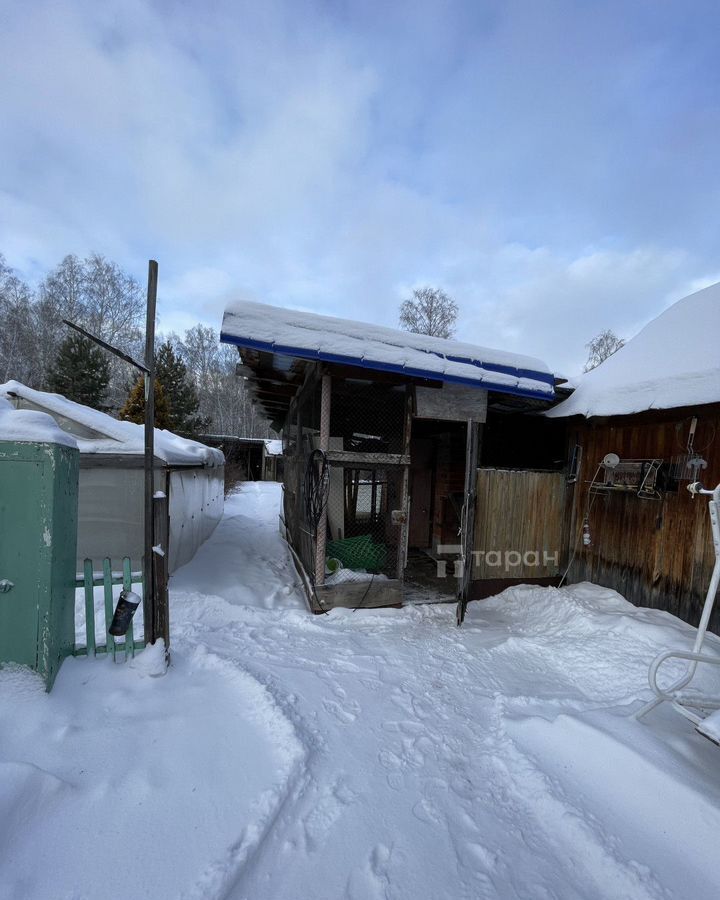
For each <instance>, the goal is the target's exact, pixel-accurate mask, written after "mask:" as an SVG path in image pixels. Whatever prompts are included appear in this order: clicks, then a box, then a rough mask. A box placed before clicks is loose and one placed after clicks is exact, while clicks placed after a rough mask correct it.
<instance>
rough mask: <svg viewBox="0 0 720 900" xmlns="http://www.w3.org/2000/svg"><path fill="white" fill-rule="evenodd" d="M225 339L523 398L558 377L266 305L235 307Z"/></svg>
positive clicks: (542, 393)
mask: <svg viewBox="0 0 720 900" xmlns="http://www.w3.org/2000/svg"><path fill="white" fill-rule="evenodd" d="M220 340H222V341H225V342H226V343H229V344H238V345H239V346H241V347H248V348H251V349H257V350H266V351H269V352H271V353H281V354H285V355H288V356H295V357H299V358H301V359H317V360H324V361H326V362H337V363H345V364H349V365H354V366H362V367H364V368H368V369H381V370H384V371H390V372H398V373H401V374H404V375H415V376H419V377H423V378H436V379H439V380H441V381H448V382H455V383H458V384H468V385H472V386H474V387H479V388H485V389H489V390H498V391H504V392H506V393H514V394H521V395H523V396H530V397H544V398H551V397H553V396H554V378H553V375H552V373H551V372H550V370H549V369H548V367H547V366H546V365H545V363H543V362H541V361H540V360H539V359H534V358H533V357H530V356H521V355H519V354H517V353H508V352H506V351H504V350H490V349H488V348H486V347H478V346H475V345H474V344H463V343H460V342H459V341H453V340H447V339H445V338H437V337H428V336H427V335H423V334H412V333H410V332H408V331H400V330H399V329H395V328H385V327H382V326H380V325H369V324H368V323H366V322H352V321H349V320H347V319H336V318H334V317H333V316H321V315H317V314H316V313H309V312H298V311H297V310H292V309H281V308H279V307H277V306H268V305H266V304H264V303H251V302H250V301H237V302H235V303H232V304H231V305H230V306H229V307H228V308H227V309H226V310H225V315H224V317H223V324H222V331H221V334H220Z"/></svg>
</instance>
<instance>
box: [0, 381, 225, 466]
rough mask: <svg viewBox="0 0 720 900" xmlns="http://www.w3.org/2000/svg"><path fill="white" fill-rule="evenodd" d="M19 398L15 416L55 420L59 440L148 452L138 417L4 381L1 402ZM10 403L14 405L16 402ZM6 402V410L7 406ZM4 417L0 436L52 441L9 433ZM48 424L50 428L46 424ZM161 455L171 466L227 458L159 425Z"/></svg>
mask: <svg viewBox="0 0 720 900" xmlns="http://www.w3.org/2000/svg"><path fill="white" fill-rule="evenodd" d="M12 400H15V401H16V402H17V401H18V400H19V401H20V403H21V404H22V406H23V408H22V409H13V416H9V415H7V414H6V415H5V417H4V418H14V416H21V415H22V416H24V417H26V419H25V421H26V422H30V421H31V420H30V419H29V418H28V417H37V419H32V421H37V422H38V423H39V422H40V417H42V422H43V423H50V425H52V428H53V431H54V433H55V434H57V435H60V436H62V437H61V438H60V439H59V440H56V441H55V442H56V443H67V442H70V444H71V446H73V447H75V446H77V447H78V448H79V450H80V452H81V453H120V454H140V455H141V454H143V453H144V451H145V438H144V428H143V426H142V425H136V424H135V423H134V422H121V421H119V420H118V419H113V417H112V416H109V415H107V413H103V412H99V411H98V410H96V409H91V408H90V407H89V406H83V405H82V404H81V403H75V402H74V401H73V400H67V399H66V398H65V397H63V396H62V395H61V394H50V393H47V392H46V391H36V390H33V389H32V388H29V387H26V386H25V385H24V384H21V383H20V382H19V381H7V382H5V384H0V401H1V402H2V403H3V404H8V401H12ZM8 405H10V406H12V403H9V404H8ZM5 408H6V407H5V406H4V405H3V406H1V407H0V413H2V411H3V410H5ZM4 418H3V420H0V438H2V439H4V440H49V438H35V437H30V438H15V437H8V438H6V437H5V434H6V426H5V424H4ZM46 427H49V426H47V425H46ZM155 456H156V457H157V458H158V459H162V460H164V461H165V462H166V463H168V464H169V465H178V466H188V465H195V466H221V465H223V463H224V461H225V457H224V456H223V454H222V453H221V451H220V450H214V449H213V448H212V447H206V446H205V444H200V443H199V442H198V441H191V440H189V439H188V438H183V437H180V436H179V435H177V434H174V433H173V432H172V431H165V430H162V429H159V428H156V429H155Z"/></svg>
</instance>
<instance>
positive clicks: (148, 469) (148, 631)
mask: <svg viewBox="0 0 720 900" xmlns="http://www.w3.org/2000/svg"><path fill="white" fill-rule="evenodd" d="M157 282H158V264H157V263H156V262H155V260H154V259H151V260H150V262H149V264H148V286H147V310H146V319H145V515H144V520H145V543H144V550H143V620H144V623H145V643H146V644H154V643H155V639H156V638H157V637H158V635H156V634H155V622H156V611H155V579H154V565H153V562H154V561H153V556H154V554H153V547H154V546H155V511H154V509H153V495H154V493H155V485H154V477H153V476H154V471H153V467H154V464H155V304H156V300H157Z"/></svg>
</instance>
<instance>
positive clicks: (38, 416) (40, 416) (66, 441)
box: [0, 397, 77, 447]
mask: <svg viewBox="0 0 720 900" xmlns="http://www.w3.org/2000/svg"><path fill="white" fill-rule="evenodd" d="M0 441H15V442H17V443H20V444H28V443H32V444H62V445H63V446H65V447H77V442H76V440H75V438H73V436H72V435H71V434H68V433H67V432H66V431H63V430H62V428H60V427H59V426H58V424H57V422H56V421H55V419H53V417H52V416H50V415H48V414H47V413H43V412H38V411H36V410H34V409H15V407H14V406H13V405H12V403H10V402H9V401H8V400H6V399H5V398H4V397H0Z"/></svg>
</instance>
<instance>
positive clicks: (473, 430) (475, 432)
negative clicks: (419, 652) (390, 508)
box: [457, 419, 480, 625]
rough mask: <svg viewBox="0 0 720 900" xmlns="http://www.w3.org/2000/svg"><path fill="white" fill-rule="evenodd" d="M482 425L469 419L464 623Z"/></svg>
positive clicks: (461, 591) (461, 595)
mask: <svg viewBox="0 0 720 900" xmlns="http://www.w3.org/2000/svg"><path fill="white" fill-rule="evenodd" d="M479 430H480V426H479V425H478V423H477V422H475V421H474V420H473V419H468V421H467V437H466V440H465V501H464V503H463V515H462V522H461V533H460V543H461V545H462V551H461V552H462V560H463V570H462V577H461V579H460V583H459V584H458V593H457V598H458V604H457V623H458V625H462V623H463V619H464V618H465V610H466V608H467V604H468V594H469V592H470V581H471V579H472V552H473V550H474V544H475V507H476V500H477V465H478V456H479V452H480V434H479Z"/></svg>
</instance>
